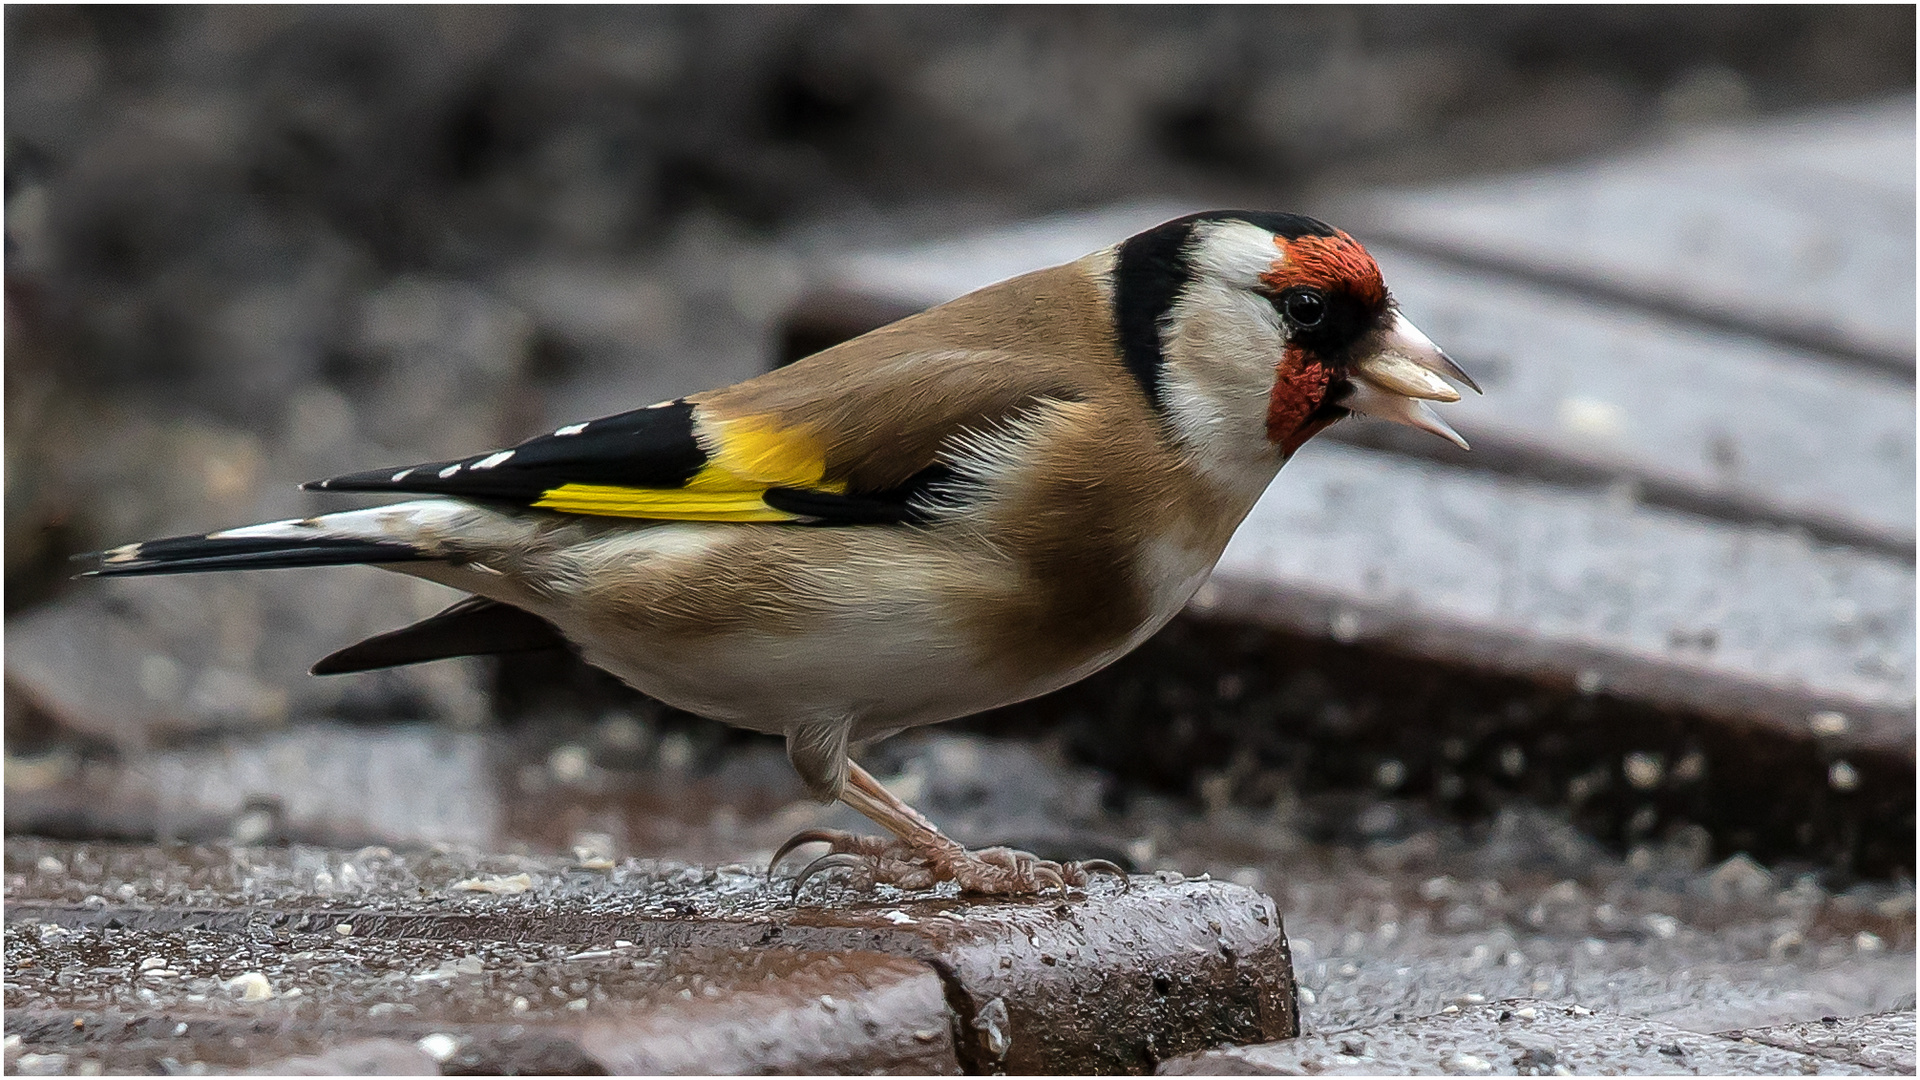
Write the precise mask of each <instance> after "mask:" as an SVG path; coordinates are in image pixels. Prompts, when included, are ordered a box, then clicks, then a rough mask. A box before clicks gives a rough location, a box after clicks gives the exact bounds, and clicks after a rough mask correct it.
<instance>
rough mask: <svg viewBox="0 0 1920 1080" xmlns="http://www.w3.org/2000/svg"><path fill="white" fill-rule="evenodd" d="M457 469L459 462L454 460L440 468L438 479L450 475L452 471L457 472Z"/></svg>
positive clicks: (443, 478)
mask: <svg viewBox="0 0 1920 1080" xmlns="http://www.w3.org/2000/svg"><path fill="white" fill-rule="evenodd" d="M459 471H460V463H459V462H457V461H456V462H454V463H453V464H451V465H449V466H447V467H446V468H444V469H441V470H440V479H442V480H445V479H446V478H447V477H449V476H452V475H453V474H454V473H457V472H459Z"/></svg>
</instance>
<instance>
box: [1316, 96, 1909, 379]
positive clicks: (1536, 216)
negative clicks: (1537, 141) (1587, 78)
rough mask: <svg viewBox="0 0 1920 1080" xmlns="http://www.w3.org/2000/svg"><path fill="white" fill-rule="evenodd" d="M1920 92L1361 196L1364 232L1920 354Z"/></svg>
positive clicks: (1666, 305) (1845, 341) (1870, 352)
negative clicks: (1607, 155)
mask: <svg viewBox="0 0 1920 1080" xmlns="http://www.w3.org/2000/svg"><path fill="white" fill-rule="evenodd" d="M1914 146H1915V143H1914V102H1913V99H1912V98H1911V97H1905V98H1900V99H1896V100H1893V101H1888V102H1883V103H1880V104H1878V105H1872V106H1854V107H1849V108H1844V109H1836V110H1832V111H1828V112H1820V113H1809V114H1803V115H1799V116H1794V117H1788V118H1784V119H1780V120H1775V121H1772V122H1769V123H1766V124H1763V125H1756V126H1752V127H1745V128H1738V129H1729V130H1725V131H1718V132H1713V133H1708V134H1700V135H1695V136H1692V137H1689V138H1686V139H1683V140H1680V141H1677V142H1675V143H1674V144H1673V145H1670V146H1667V147H1664V148H1660V149H1656V150H1652V151H1648V152H1646V153H1643V154H1639V155H1635V156H1632V157H1627V158H1621V159H1616V160H1611V161H1605V162H1596V163H1588V164H1583V165H1577V166H1571V167H1567V168H1562V169H1555V170H1550V171H1544V172H1540V173H1534V174H1531V175H1526V176H1517V177H1501V178H1499V179H1494V180H1486V181H1480V182H1474V183H1465V184H1454V185H1447V186H1444V187H1439V188H1431V189H1426V190H1422V191H1415V192H1403V193H1393V194H1383V195H1376V196H1369V197H1366V198H1363V199H1359V200H1355V201H1354V202H1353V204H1352V205H1351V206H1350V207H1348V208H1347V209H1346V210H1345V211H1343V213H1342V217H1343V218H1350V220H1351V222H1352V223H1351V224H1350V225H1349V226H1348V228H1350V229H1351V230H1353V231H1354V232H1355V233H1364V234H1366V235H1369V236H1373V237H1379V238H1382V239H1392V240H1395V241H1397V242H1399V243H1400V244H1401V245H1402V246H1405V247H1409V248H1415V249H1419V250H1422V251H1425V252H1428V253H1442V254H1445V255H1447V256H1448V257H1451V258H1453V259H1456V260H1459V261H1463V262H1469V263H1473V264H1476V265H1480V266H1484V267H1495V268H1502V269H1505V270H1508V271H1511V272H1521V273H1526V274H1529V275H1531V276H1534V277H1536V278H1539V279H1543V280H1546V281H1551V282H1555V283H1558V284H1561V285H1566V286H1572V287H1576V288H1579V289H1582V290H1585V291H1588V292H1590V293H1600V294H1607V295H1612V296H1615V297H1622V298H1629V299H1632V300H1634V301H1636V302H1638V303H1642V304H1645V305H1647V306H1650V307H1653V308H1656V309H1660V310H1665V311H1671V312H1677V313H1685V314H1688V315H1691V316H1693V317H1696V318H1700V319H1703V320H1706V321H1709V322H1713V323H1716V324H1718V325H1721V326H1722V327H1724V328H1735V329H1747V330H1750V331H1752V332H1754V333H1757V334H1762V335H1766V336H1770V337H1773V338H1775V339H1777V340H1779V341H1782V342H1785V343H1790V344H1794V345H1798V346H1800V347H1803V348H1813V349H1819V350H1822V351H1826V352H1830V353H1834V354H1836V355H1840V356H1845V357H1848V358H1851V359H1854V360H1857V361H1863V362H1866V363H1870V364H1874V365H1879V366H1885V367H1888V368H1891V369H1894V370H1898V371H1903V372H1906V373H1907V374H1908V376H1909V377H1911V373H1912V371H1913V365H1914V222H1915V218H1914Z"/></svg>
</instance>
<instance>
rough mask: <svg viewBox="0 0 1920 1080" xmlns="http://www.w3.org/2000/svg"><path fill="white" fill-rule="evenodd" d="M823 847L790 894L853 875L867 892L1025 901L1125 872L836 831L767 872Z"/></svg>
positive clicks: (1097, 863) (810, 839)
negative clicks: (941, 890) (931, 892)
mask: <svg viewBox="0 0 1920 1080" xmlns="http://www.w3.org/2000/svg"><path fill="white" fill-rule="evenodd" d="M812 843H824V844H826V845H827V846H828V851H827V854H825V855H822V856H821V857H820V858H818V859H815V860H813V862H811V863H808V864H807V866H806V868H805V869H803V870H801V871H800V875H799V877H797V878H795V879H794V883H793V894H794V896H795V897H798V896H799V895H800V889H801V887H802V886H804V885H805V884H806V883H807V881H808V880H809V879H811V878H813V877H815V876H816V875H819V874H821V873H824V872H826V871H829V870H836V869H846V870H851V871H852V872H853V878H852V883H853V884H854V885H856V886H857V887H859V888H863V889H870V888H872V887H874V886H875V885H892V886H894V887H896V888H901V889H928V888H932V887H933V886H935V885H937V884H939V883H941V882H943V881H951V882H953V883H954V884H956V885H958V886H959V887H960V891H961V892H962V893H968V894H972V895H977V896H1031V895H1033V894H1035V893H1039V892H1044V891H1055V890H1057V891H1059V892H1061V893H1065V892H1066V891H1067V889H1068V888H1069V887H1074V888H1080V887H1084V886H1085V885H1086V884H1087V883H1088V882H1089V881H1091V880H1092V879H1093V876H1094V875H1096V874H1112V875H1113V876H1115V877H1117V878H1119V879H1120V882H1121V884H1122V886H1124V885H1125V884H1126V881H1127V872H1126V871H1125V870H1122V869H1121V868H1120V867H1118V866H1116V865H1114V864H1113V863H1110V862H1108V861H1107V860H1105V859H1088V860H1086V861H1084V862H1067V863H1058V862H1054V861H1052V860H1050V859H1042V858H1039V857H1038V856H1035V855H1031V854H1029V853H1027V852H1024V851H1016V850H1014V849H1012V848H1005V847H990V848H981V849H980V850H978V851H968V850H967V849H966V848H964V847H961V846H960V845H959V844H957V843H954V842H953V841H952V840H949V839H948V838H947V837H945V836H943V835H940V834H938V833H936V834H934V835H933V836H931V837H929V838H928V839H927V840H926V841H925V842H923V843H920V844H910V843H908V842H907V841H904V840H898V839H895V838H893V837H889V836H860V835H857V834H855V833H849V832H841V831H839V830H837V829H808V830H807V831H805V832H802V833H798V834H796V835H795V836H793V837H792V838H791V839H789V840H788V841H787V842H786V843H784V844H782V845H780V850H779V851H776V852H774V855H773V861H772V863H771V864H770V865H769V867H768V872H769V873H771V872H772V868H773V867H775V866H778V865H779V864H780V860H781V859H783V858H785V857H786V856H787V855H788V853H790V852H792V851H793V850H794V849H795V848H797V847H799V846H801V845H802V844H812Z"/></svg>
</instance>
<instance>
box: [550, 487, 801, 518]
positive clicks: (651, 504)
mask: <svg viewBox="0 0 1920 1080" xmlns="http://www.w3.org/2000/svg"><path fill="white" fill-rule="evenodd" d="M764 490H766V489H764V488H760V489H755V490H751V491H739V490H735V491H694V490H690V489H688V488H634V487H617V486H614V485H611V484H562V485H560V486H559V487H557V488H554V489H552V490H551V491H548V492H546V493H545V494H543V495H541V496H540V498H539V499H538V500H536V501H535V502H534V504H533V505H535V506H537V507H541V508H544V509H547V510H560V511H564V512H566V513H569V514H599V515H601V516H603V517H631V518H659V519H662V520H672V521H797V520H799V519H798V518H797V517H796V516H795V515H793V514H789V513H786V512H784V511H780V510H775V509H774V508H773V507H771V506H768V505H767V504H766V503H765V502H763V501H761V499H760V495H761V492H762V491H764Z"/></svg>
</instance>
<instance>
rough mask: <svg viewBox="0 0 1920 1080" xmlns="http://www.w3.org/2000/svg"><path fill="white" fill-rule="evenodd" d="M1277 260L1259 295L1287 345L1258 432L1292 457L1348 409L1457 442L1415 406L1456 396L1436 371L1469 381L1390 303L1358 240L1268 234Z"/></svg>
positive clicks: (1430, 415) (1423, 408)
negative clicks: (1282, 328)
mask: <svg viewBox="0 0 1920 1080" xmlns="http://www.w3.org/2000/svg"><path fill="white" fill-rule="evenodd" d="M1274 246H1275V247H1276V248H1278V249H1279V257H1278V258H1276V259H1275V260H1274V261H1273V265H1272V266H1271V267H1270V268H1269V269H1268V270H1267V272H1266V273H1264V274H1262V275H1261V276H1260V291H1261V292H1262V294H1263V295H1265V296H1266V297H1267V298H1268V299H1269V300H1270V301H1271V302H1272V303H1273V306H1274V308H1275V309H1276V310H1278V311H1279V312H1280V316H1281V319H1282V321H1283V322H1284V323H1285V324H1286V329H1287V344H1286V347H1285V349H1284V350H1283V353H1282V355H1281V358H1280V362H1279V363H1278V364H1277V365H1276V366H1275V369H1274V382H1273V391H1272V394H1271V396H1270V397H1269V399H1268V406H1267V438H1268V439H1269V440H1270V441H1272V442H1273V443H1274V444H1276V445H1277V446H1279V447H1280V449H1281V452H1282V453H1284V454H1287V455H1289V456H1291V455H1292V454H1293V452H1294V451H1295V450H1297V449H1299V448H1300V446H1301V444H1303V443H1305V442H1306V441H1307V440H1308V439H1311V438H1312V437H1313V436H1314V435H1316V434H1318V433H1320V432H1321V431H1323V430H1325V429H1326V428H1327V427H1328V425H1330V424H1332V423H1333V422H1334V421H1336V420H1339V419H1340V418H1341V417H1344V416H1346V415H1347V414H1348V413H1349V412H1365V413H1369V414H1372V415H1378V416H1382V417H1384V418H1386V419H1390V420H1395V421H1396V422H1399V423H1406V424H1411V425H1412V426H1415V427H1419V428H1422V429H1424V430H1428V431H1432V432H1434V433H1435V434H1438V435H1441V436H1443V437H1446V438H1449V439H1452V440H1453V441H1454V442H1457V443H1460V444H1461V445H1462V446H1465V445H1466V444H1465V442H1464V441H1462V440H1461V439H1460V437H1459V435H1458V434H1456V433H1454V431H1453V429H1452V428H1449V427H1447V425H1446V424H1445V423H1444V422H1443V421H1441V420H1440V419H1439V418H1438V417H1437V416H1434V415H1433V413H1432V410H1430V409H1428V408H1426V406H1425V404H1424V402H1425V401H1427V400H1434V401H1458V400H1459V398H1460V395H1459V394H1458V393H1457V392H1455V391H1454V390H1453V389H1452V388H1451V387H1449V386H1448V385H1447V384H1446V382H1445V381H1444V380H1442V379H1440V378H1438V377H1437V375H1438V374H1446V375H1449V376H1452V377H1454V378H1458V379H1461V380H1462V381H1464V382H1466V383H1467V384H1468V385H1469V386H1471V385H1472V384H1473V383H1472V380H1471V379H1468V378H1467V377H1466V375H1465V373H1463V372H1461V371H1460V369H1459V368H1458V367H1457V366H1455V365H1454V363H1453V361H1451V360H1449V359H1447V357H1446V354H1444V353H1442V352H1441V351H1440V350H1439V349H1438V348H1436V347H1435V346H1434V344H1433V343H1432V342H1431V341H1429V340H1427V338H1426V335H1424V334H1422V333H1420V331H1419V330H1417V329H1415V328H1414V326H1413V324H1412V323H1409V322H1407V320H1406V319H1405V318H1404V317H1402V316H1401V315H1400V314H1399V312H1398V311H1397V310H1396V309H1395V307H1394V304H1393V300H1392V297H1391V296H1390V295H1389V294H1388V293H1387V285H1386V282H1385V281H1384V280H1383V279H1382V278H1381V276H1380V266H1379V264H1377V263H1376V262H1374V260H1373V256H1372V255H1369V254H1368V253H1367V249H1366V248H1365V247H1362V246H1361V244H1360V242H1359V241H1357V240H1355V239H1354V238H1353V237H1351V236H1348V235H1347V234H1346V233H1344V232H1340V231H1339V230H1332V234H1331V235H1325V236H1322V235H1313V234H1307V235H1302V236H1297V237H1293V238H1291V239H1289V238H1287V237H1284V236H1276V237H1274Z"/></svg>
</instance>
